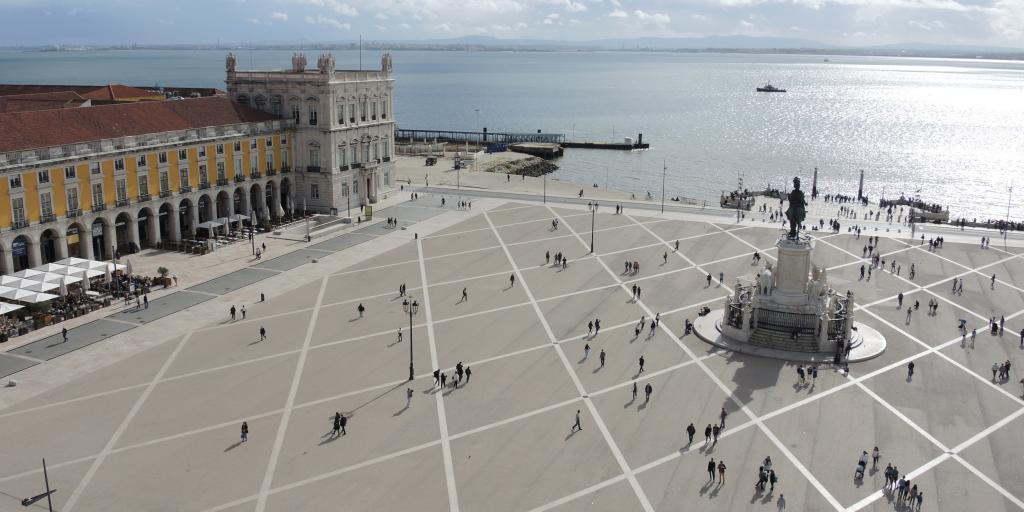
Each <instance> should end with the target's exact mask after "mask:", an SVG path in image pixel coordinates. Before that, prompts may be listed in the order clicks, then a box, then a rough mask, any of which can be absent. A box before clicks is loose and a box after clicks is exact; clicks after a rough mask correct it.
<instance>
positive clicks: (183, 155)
mask: <svg viewBox="0 0 1024 512" xmlns="http://www.w3.org/2000/svg"><path fill="white" fill-rule="evenodd" d="M182 160H188V150H187V149H179V150H178V161H179V162H180V161H182Z"/></svg>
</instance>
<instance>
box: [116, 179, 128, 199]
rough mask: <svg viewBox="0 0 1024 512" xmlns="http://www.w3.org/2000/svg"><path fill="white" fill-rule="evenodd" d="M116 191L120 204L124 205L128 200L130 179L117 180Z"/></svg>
mask: <svg viewBox="0 0 1024 512" xmlns="http://www.w3.org/2000/svg"><path fill="white" fill-rule="evenodd" d="M114 193H115V194H117V204H118V206H124V205H125V204H126V203H127V202H128V180H126V179H119V180H117V181H115V182H114Z"/></svg>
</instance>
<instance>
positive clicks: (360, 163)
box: [352, 162, 363, 169]
mask: <svg viewBox="0 0 1024 512" xmlns="http://www.w3.org/2000/svg"><path fill="white" fill-rule="evenodd" d="M362 167H363V164H362V162H355V163H353V164H352V168H353V169H362Z"/></svg>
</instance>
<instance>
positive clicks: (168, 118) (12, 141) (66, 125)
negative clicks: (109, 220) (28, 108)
mask: <svg viewBox="0 0 1024 512" xmlns="http://www.w3.org/2000/svg"><path fill="white" fill-rule="evenodd" d="M275 119H280V118H278V117H275V116H273V115H271V114H268V113H266V112H262V111H259V110H256V109H253V108H250V107H247V106H245V105H239V104H237V103H234V102H232V101H231V100H229V99H227V98H222V97H209V98H196V99H187V100H172V101H147V102H139V103H122V104H114V105H101V106H95V107H82V108H69V109H58V110H41V111H35V112H14V113H5V114H0V152H7V151H23V150H27V149H34V148H42V147H49V146H61V145H68V144H79V143H84V142H90V141H95V140H100V139H110V138H116V137H125V136H134V135H144V134H151V133H161V132H167V131H175V130H186V129H191V128H203V127H210V126H224V125H231V124H240V123H255V122H261V121H271V120H275Z"/></svg>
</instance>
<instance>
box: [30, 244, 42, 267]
mask: <svg viewBox="0 0 1024 512" xmlns="http://www.w3.org/2000/svg"><path fill="white" fill-rule="evenodd" d="M26 249H27V250H28V266H29V268H32V267H38V266H39V265H42V264H43V262H42V259H43V258H42V254H41V253H40V251H39V241H38V240H32V243H30V244H28V247H27V248H26Z"/></svg>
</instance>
